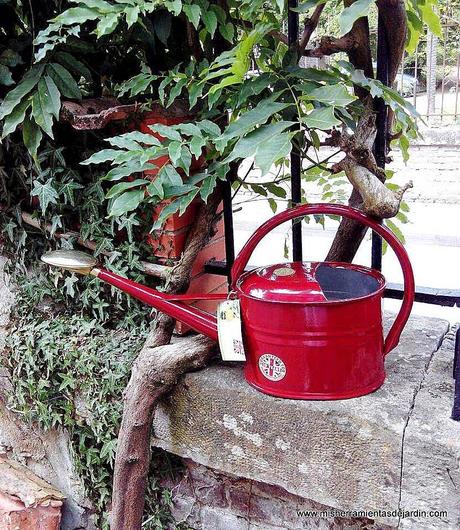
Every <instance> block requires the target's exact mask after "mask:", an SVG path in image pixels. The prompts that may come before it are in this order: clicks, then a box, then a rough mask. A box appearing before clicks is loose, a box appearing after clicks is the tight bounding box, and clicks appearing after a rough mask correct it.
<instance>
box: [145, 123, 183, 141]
mask: <svg viewBox="0 0 460 530" xmlns="http://www.w3.org/2000/svg"><path fill="white" fill-rule="evenodd" d="M149 129H150V130H151V131H153V132H156V133H158V134H160V135H161V136H163V137H164V138H168V139H169V140H176V141H178V142H180V141H182V137H181V135H180V134H179V133H178V132H177V131H176V130H175V129H173V128H172V127H169V126H168V125H163V124H161V123H156V124H155V125H149Z"/></svg>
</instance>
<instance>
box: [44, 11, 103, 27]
mask: <svg viewBox="0 0 460 530" xmlns="http://www.w3.org/2000/svg"><path fill="white" fill-rule="evenodd" d="M100 16H101V14H100V13H99V12H98V11H96V10H95V9H88V8H86V7H71V8H70V9H66V10H65V11H64V12H63V13H61V14H60V15H58V16H57V17H55V18H54V19H53V22H59V23H60V24H65V25H66V26H73V25H74V24H82V23H83V22H86V21H88V20H96V19H97V18H99V17H100Z"/></svg>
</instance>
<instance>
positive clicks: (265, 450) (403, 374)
mask: <svg viewBox="0 0 460 530" xmlns="http://www.w3.org/2000/svg"><path fill="white" fill-rule="evenodd" d="M447 330H448V324H447V322H445V321H442V320H439V319H432V318H426V317H412V318H411V319H410V321H409V323H408V325H407V327H406V330H405V331H404V334H403V337H402V339H401V343H400V345H399V346H398V348H397V349H396V350H394V351H393V352H392V353H391V354H390V355H389V357H388V359H387V363H386V370H387V380H386V382H385V384H384V385H383V387H381V388H380V389H379V390H377V391H376V392H374V393H373V394H370V395H368V396H363V397H360V398H355V399H352V400H344V401H323V402H319V401H316V402H314V401H295V400H287V399H278V398H273V397H270V396H266V395H264V394H261V393H259V392H257V391H256V390H255V389H253V388H252V387H250V386H249V385H248V384H246V383H245V381H244V379H243V376H242V369H241V366H234V365H233V366H229V365H223V364H219V365H215V366H211V367H209V368H207V369H205V370H202V371H200V372H196V373H190V374H188V375H187V376H186V377H185V378H184V379H183V380H182V382H181V383H180V384H179V385H178V386H177V388H176V389H175V390H174V392H173V393H172V394H171V395H169V396H168V397H167V398H165V400H164V401H163V402H162V403H161V404H160V405H159V406H158V407H157V409H156V411H155V415H154V422H153V426H154V443H155V444H156V445H158V446H160V447H163V448H164V449H166V450H168V451H170V452H172V453H175V454H177V455H180V456H182V457H186V458H189V459H191V460H193V461H195V462H197V463H199V464H202V465H204V466H207V467H210V468H212V469H215V470H217V471H222V472H224V473H231V474H233V475H236V476H239V477H243V478H247V479H253V480H257V481H259V482H264V483H267V484H273V485H276V486H279V487H282V488H284V489H285V490H286V491H287V492H289V493H292V494H294V495H298V496H300V497H303V498H305V499H311V500H313V501H315V502H318V503H321V504H322V505H325V506H330V507H333V508H339V509H344V510H346V509H351V510H376V509H382V510H391V511H392V510H397V509H398V508H399V507H400V506H401V502H402V499H400V493H401V448H402V445H403V442H404V444H406V442H407V440H409V439H410V440H411V444H412V446H413V448H414V449H413V453H414V458H420V460H422V459H423V458H425V459H426V460H429V459H430V457H433V447H432V446H431V447H430V445H429V444H425V445H424V444H422V443H418V442H419V441H420V436H419V435H418V433H417V432H414V433H413V437H414V440H412V430H408V423H409V420H411V419H412V418H415V417H416V415H415V414H414V410H415V408H414V406H415V404H416V403H417V402H418V400H417V399H416V398H417V396H418V394H419V392H420V388H421V386H422V382H423V381H425V379H426V377H427V370H428V368H429V366H430V363H431V361H432V358H433V354H434V352H436V351H437V350H438V348H439V346H440V343H441V341H442V339H443V337H444V335H445V334H446V332H447ZM446 355H447V354H446ZM446 378H448V376H446ZM445 392H446V396H445V399H449V395H450V396H451V394H449V388H448V387H447V386H446V387H445ZM443 414H445V411H443ZM421 415H422V416H423V417H425V416H424V415H423V412H421ZM448 417H449V415H447V417H444V418H442V419H439V420H435V418H433V415H432V414H427V416H426V417H425V422H426V423H429V422H433V426H435V424H436V421H440V422H441V423H443V422H445V421H447V420H448ZM452 429H453V431H454V432H456V433H457V439H460V436H459V435H460V427H459V426H458V425H457V424H455V425H454V426H453V427H452ZM406 435H407V439H406ZM428 437H429V436H428ZM432 443H433V444H434V445H436V444H447V442H446V440H445V439H444V438H443V437H442V436H441V437H440V439H439V440H438V439H433V440H432ZM449 443H450V444H451V445H452V447H451V450H450V453H449V455H450V456H449V457H450V458H451V460H452V458H454V456H455V455H458V444H457V442H456V441H455V440H451V441H450V442H449ZM417 444H418V445H417ZM417 451H421V452H422V453H424V452H425V453H424V454H423V455H419V456H418V457H417V456H416V455H417ZM426 451H427V452H426ZM410 454H411V452H410V451H409V450H407V459H408V460H407V461H408V465H409V462H410V460H409V458H410ZM449 457H448V458H449ZM414 465H417V464H416V461H415V462H414ZM450 466H451V467H454V465H453V461H450ZM427 482H428V481H427ZM433 482H436V477H433ZM404 487H405V488H406V489H407V495H411V497H410V499H411V508H417V507H418V506H416V504H417V503H418V502H419V501H420V502H422V501H423V499H428V494H429V488H428V485H427V488H425V491H423V492H422V491H421V489H420V484H417V483H414V481H409V480H407V481H405V482H404ZM433 487H436V485H434V486H433ZM448 494H449V495H450V494H452V491H449V492H448V491H447V490H443V492H442V493H440V498H441V500H442V499H444V496H445V495H448ZM405 499H406V497H404V500H405ZM408 499H409V497H408ZM412 501H413V502H412ZM424 502H425V501H424ZM379 520H380V521H381V522H382V523H385V524H391V525H396V524H397V523H398V518H397V517H394V516H391V515H390V516H389V517H382V518H380V519H379ZM446 524H447V523H446Z"/></svg>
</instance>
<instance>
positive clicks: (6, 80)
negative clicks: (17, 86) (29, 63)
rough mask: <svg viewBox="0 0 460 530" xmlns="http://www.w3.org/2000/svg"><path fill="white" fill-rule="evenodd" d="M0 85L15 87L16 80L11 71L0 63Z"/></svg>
mask: <svg viewBox="0 0 460 530" xmlns="http://www.w3.org/2000/svg"><path fill="white" fill-rule="evenodd" d="M0 85H4V86H10V85H14V79H13V77H12V76H11V71H10V69H9V68H8V67H7V66H5V65H4V64H1V63H0Z"/></svg>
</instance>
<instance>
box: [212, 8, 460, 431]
mask: <svg viewBox="0 0 460 530" xmlns="http://www.w3.org/2000/svg"><path fill="white" fill-rule="evenodd" d="M288 7H289V10H288V41H289V44H290V45H293V44H294V43H295V42H296V40H297V39H298V36H299V15H298V13H297V12H295V11H292V8H295V7H297V0H288ZM389 38H391V36H389V35H387V34H386V30H385V26H384V24H383V23H382V22H381V20H380V17H379V21H378V30H377V78H378V79H379V80H380V81H381V82H382V83H384V84H385V85H388V57H389V54H388V42H389ZM459 60H460V59H459ZM459 64H460V63H459ZM457 70H458V68H457ZM457 74H458V72H457ZM457 96H458V87H457ZM376 106H377V120H376V125H377V135H376V140H375V144H374V154H375V157H376V161H377V163H378V165H379V166H380V167H384V166H385V159H386V155H387V139H388V131H387V122H388V121H387V113H388V109H387V107H386V105H385V103H384V101H383V100H378V101H377V102H376ZM456 112H457V110H456ZM290 163H291V164H290V168H291V203H292V205H297V204H300V203H301V194H302V181H301V157H300V152H299V148H298V145H297V143H296V142H295V139H294V140H293V146H292V151H291V155H290ZM223 216H224V228H225V253H226V261H210V262H208V263H207V264H206V265H205V271H206V272H208V273H211V274H219V275H222V276H227V279H228V281H229V283H230V272H231V268H232V265H233V262H234V260H235V245H234V229H233V206H232V188H231V183H230V182H227V183H225V184H224V192H223ZM382 254H383V253H382V239H381V237H380V236H379V235H377V234H375V233H373V234H372V255H371V262H372V267H373V268H374V269H377V270H381V269H382ZM292 256H293V260H294V261H301V260H302V224H301V223H299V222H294V221H293V224H292ZM403 295H404V287H403V285H401V284H393V283H391V284H388V285H387V287H386V290H385V293H384V296H385V297H386V298H393V299H402V298H403ZM415 301H416V302H422V303H425V304H435V305H440V306H448V307H454V306H457V307H460V289H459V290H454V289H435V288H431V287H420V286H418V287H417V288H416V291H415ZM454 379H455V398H454V406H453V410H452V419H454V420H456V421H460V329H459V330H458V331H457V335H456V343H455V359H454Z"/></svg>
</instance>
